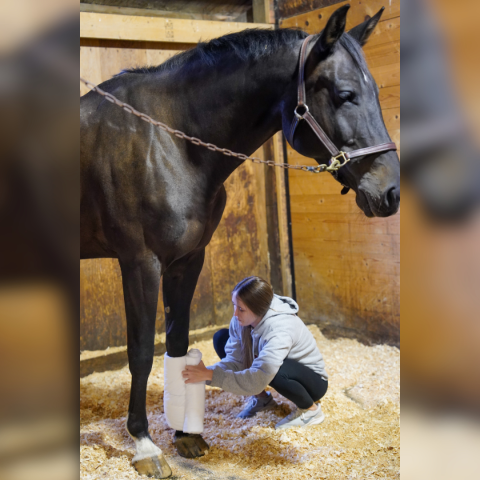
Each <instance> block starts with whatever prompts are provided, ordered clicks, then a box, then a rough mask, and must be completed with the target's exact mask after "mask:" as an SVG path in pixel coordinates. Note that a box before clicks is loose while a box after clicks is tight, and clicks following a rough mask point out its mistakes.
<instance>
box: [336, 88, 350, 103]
mask: <svg viewBox="0 0 480 480" xmlns="http://www.w3.org/2000/svg"><path fill="white" fill-rule="evenodd" d="M338 97H339V98H341V99H342V100H343V101H344V102H347V101H352V100H353V97H354V95H353V92H348V91H346V90H345V91H343V92H339V94H338Z"/></svg>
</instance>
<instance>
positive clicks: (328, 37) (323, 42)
mask: <svg viewBox="0 0 480 480" xmlns="http://www.w3.org/2000/svg"><path fill="white" fill-rule="evenodd" d="M349 8H350V5H348V4H347V5H344V6H343V7H340V8H338V9H337V10H335V11H334V12H333V13H332V15H331V17H330V18H329V19H328V22H327V26H326V27H325V28H324V29H323V31H322V32H321V33H320V35H319V38H318V40H317V42H316V43H315V49H316V50H317V51H318V52H319V53H326V52H329V51H330V50H331V49H332V48H333V46H334V45H335V43H337V41H338V39H339V38H340V37H341V36H342V35H343V32H344V31H345V25H346V23H347V12H348V9H349Z"/></svg>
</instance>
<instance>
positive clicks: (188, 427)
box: [163, 348, 205, 433]
mask: <svg viewBox="0 0 480 480" xmlns="http://www.w3.org/2000/svg"><path fill="white" fill-rule="evenodd" d="M201 359H202V353H201V352H200V350H197V349H196V348H195V349H192V350H190V351H189V352H188V353H187V355H186V356H184V357H173V358H172V357H169V356H168V354H167V353H166V354H165V367H164V394H163V407H164V410H165V417H166V419H167V423H168V425H169V426H170V428H173V429H175V430H181V431H183V432H185V433H202V432H203V419H204V415H205V382H199V383H189V384H188V385H187V384H186V383H185V380H184V378H183V376H182V371H183V370H185V367H186V365H198V364H199V363H200V360H201Z"/></svg>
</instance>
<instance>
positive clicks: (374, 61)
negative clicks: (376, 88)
mask: <svg viewBox="0 0 480 480" xmlns="http://www.w3.org/2000/svg"><path fill="white" fill-rule="evenodd" d="M363 50H364V52H365V58H366V59H367V64H368V67H369V68H373V67H379V66H381V65H390V64H392V63H400V41H399V40H396V41H393V42H386V43H380V44H377V45H370V44H368V43H367V45H366V46H365V47H364V49H363Z"/></svg>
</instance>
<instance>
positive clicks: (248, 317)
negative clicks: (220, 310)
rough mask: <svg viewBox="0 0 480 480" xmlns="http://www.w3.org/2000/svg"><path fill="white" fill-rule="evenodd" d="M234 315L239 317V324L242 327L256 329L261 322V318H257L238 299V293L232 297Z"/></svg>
mask: <svg viewBox="0 0 480 480" xmlns="http://www.w3.org/2000/svg"><path fill="white" fill-rule="evenodd" d="M232 303H233V315H234V316H235V317H237V320H238V323H239V324H240V326H242V327H248V326H249V325H252V327H256V326H257V325H258V323H259V322H260V320H261V319H260V317H257V316H256V315H255V314H254V313H253V312H252V311H251V310H250V309H249V308H248V307H247V306H246V305H245V304H244V303H243V302H242V300H241V299H240V298H238V297H237V294H236V292H234V293H233V295H232Z"/></svg>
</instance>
